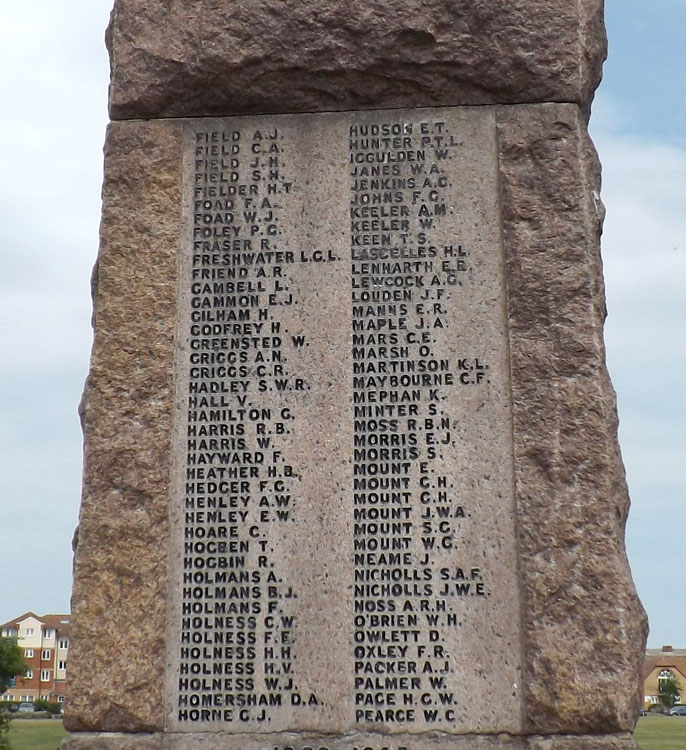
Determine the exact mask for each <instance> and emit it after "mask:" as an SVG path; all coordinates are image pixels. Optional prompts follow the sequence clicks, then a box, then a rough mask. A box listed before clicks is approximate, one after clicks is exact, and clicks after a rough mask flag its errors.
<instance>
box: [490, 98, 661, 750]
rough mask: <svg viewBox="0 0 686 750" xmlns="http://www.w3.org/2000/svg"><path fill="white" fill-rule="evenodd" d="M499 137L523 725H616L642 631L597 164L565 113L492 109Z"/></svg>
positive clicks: (626, 722) (634, 682) (627, 697)
mask: <svg viewBox="0 0 686 750" xmlns="http://www.w3.org/2000/svg"><path fill="white" fill-rule="evenodd" d="M498 132H499V140H500V150H501V164H500V170H501V179H502V205H503V233H504V239H505V255H506V266H507V273H506V275H507V284H508V292H507V299H508V307H509V320H510V347H511V368H512V395H513V413H514V436H515V466H516V469H515V479H516V487H517V502H518V520H519V534H520V556H521V557H520V559H521V565H522V583H521V585H522V592H523V597H524V602H523V605H524V609H523V614H524V633H525V636H524V653H525V659H524V662H525V665H526V672H527V675H526V679H525V686H526V688H525V689H526V691H527V707H526V714H527V721H528V729H529V731H531V732H532V733H536V734H539V733H540V734H554V733H562V734H564V733H570V734H571V733H584V732H585V733H595V732H597V733H608V732H616V731H631V730H633V727H634V723H635V719H636V715H637V712H638V708H639V698H640V696H639V692H638V691H639V684H640V670H641V665H642V659H643V650H644V644H645V637H646V627H647V626H646V618H645V614H644V612H643V609H642V608H641V605H640V603H639V602H638V599H637V597H636V594H635V591H634V587H633V583H632V580H631V575H630V572H629V568H628V563H627V560H626V555H625V551H624V533H623V530H624V524H625V520H626V515H627V511H628V495H627V489H626V484H625V479H624V470H623V467H622V462H621V458H620V455H619V451H618V447H617V441H616V432H617V417H616V410H615V398H614V392H613V390H612V387H611V385H610V382H609V380H608V376H607V372H606V369H605V364H604V345H603V337H602V327H603V321H604V317H605V308H604V297H603V281H602V272H601V264H600V256H599V233H600V227H601V221H602V211H603V209H602V205H601V204H600V200H599V168H598V163H597V159H596V156H595V152H594V150H593V147H592V145H591V142H590V140H589V138H588V136H587V135H586V132H585V128H584V126H583V124H582V122H581V118H580V116H579V112H578V110H577V108H576V107H574V106H570V105H557V104H549V105H543V106H521V107H518V106H515V107H500V108H499V109H498ZM555 747H557V745H555ZM589 747H591V746H589ZM593 747H595V745H593Z"/></svg>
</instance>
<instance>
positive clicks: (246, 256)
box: [166, 107, 521, 747]
mask: <svg viewBox="0 0 686 750" xmlns="http://www.w3.org/2000/svg"><path fill="white" fill-rule="evenodd" d="M185 127H186V147H185V148H186V151H185V156H184V159H185V167H184V170H185V177H184V231H185V236H184V237H183V238H182V253H181V256H180V274H179V276H180V283H179V310H180V313H179V327H178V348H177V372H176V378H177V398H176V417H175V446H176V447H175V463H176V469H175V479H174V490H173V492H174V498H173V508H174V509H173V512H172V534H173V545H174V546H173V553H172V556H171V569H172V573H171V584H170V592H171V603H170V618H169V622H170V626H169V628H170V629H169V633H168V649H169V651H168V653H169V664H170V667H169V669H168V672H167V677H166V685H167V689H166V696H167V705H166V711H167V726H168V728H169V729H170V730H171V731H175V732H215V733H216V732H224V733H227V734H241V735H245V736H248V735H251V734H253V735H256V736H259V737H263V738H264V742H265V743H266V744H265V745H264V746H265V747H267V745H268V744H269V742H271V740H268V738H267V737H265V735H267V734H273V733H279V732H298V731H307V732H310V733H320V734H321V735H322V736H331V735H336V734H341V735H346V734H347V735H350V734H351V733H354V734H355V736H358V737H362V736H364V737H368V738H374V742H376V739H375V738H376V737H377V734H376V733H379V732H380V733H382V734H383V735H384V737H388V735H390V734H394V735H396V739H397V742H394V743H391V742H390V740H387V739H386V740H384V741H383V742H381V743H380V745H381V746H386V745H388V746H390V745H391V744H393V745H403V746H405V743H406V742H407V737H408V736H412V735H417V734H418V733H421V732H425V731H435V732H442V733H447V734H460V733H470V732H473V733H479V732H487V733H488V732H490V733H495V732H512V733H516V732H517V731H519V730H520V729H521V727H520V724H519V721H520V719H519V717H520V715H521V712H520V710H519V700H520V699H519V694H520V688H519V685H520V682H521V680H520V676H519V675H520V653H519V642H520V634H519V601H518V590H519V588H518V576H517V560H516V554H515V543H514V540H515V531H514V514H513V467H512V458H511V456H512V445H511V440H512V437H511V416H510V397H509V381H508V372H509V366H508V359H507V336H506V325H505V302H504V299H503V291H502V290H503V259H502V249H501V236H500V223H499V214H498V212H499V201H498V182H497V155H496V151H497V149H496V141H495V121H494V115H493V112H492V111H491V110H489V108H485V107H480V108H473V109H457V108H447V109H435V110H397V111H386V112H357V113H336V114H320V115H298V116H294V115H285V116H270V117H267V116H265V117H254V118H247V117H246V118H234V119H224V120H219V119H207V120H197V121H193V122H189V123H187V124H186V125H185ZM312 736H314V735H312ZM303 741H304V740H303ZM360 741H361V740H360ZM366 741H367V740H365V742H366ZM370 741H371V740H370ZM255 742H256V743H258V744H259V742H261V740H258V739H255ZM312 742H314V740H312ZM334 744H335V743H334ZM251 747H252V745H251ZM260 747H261V745H260Z"/></svg>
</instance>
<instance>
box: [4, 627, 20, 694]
mask: <svg viewBox="0 0 686 750" xmlns="http://www.w3.org/2000/svg"><path fill="white" fill-rule="evenodd" d="M25 674H26V664H25V663H24V658H23V656H22V650H21V649H20V648H19V646H17V639H16V638H0V694H2V693H4V692H5V690H7V688H8V687H9V684H10V680H11V679H12V678H13V677H16V676H17V675H19V676H21V677H23V676H24V675H25Z"/></svg>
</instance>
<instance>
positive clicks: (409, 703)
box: [349, 120, 483, 726]
mask: <svg viewBox="0 0 686 750" xmlns="http://www.w3.org/2000/svg"><path fill="white" fill-rule="evenodd" d="M458 146H459V141H458V140H456V138H455V135H454V134H451V133H449V132H448V128H447V126H446V123H445V122H443V121H440V120H433V121H426V122H420V123H409V122H379V123H373V124H369V125H353V126H351V127H350V132H349V152H350V167H351V185H352V191H351V204H350V218H351V261H352V267H351V270H352V303H353V308H352V309H353V332H352V336H353V370H354V372H353V398H354V418H355V421H354V447H353V451H354V464H353V472H354V479H353V481H354V493H353V499H354V509H353V513H354V540H353V545H354V564H355V590H354V593H355V599H354V609H355V614H354V617H355V631H354V632H355V716H356V721H357V722H358V723H384V724H387V725H390V726H394V725H396V726H397V725H402V724H405V723H420V724H432V723H438V722H448V723H450V722H455V721H458V720H459V708H458V707H457V706H456V704H455V700H454V696H453V693H452V692H451V691H450V684H451V667H450V661H449V656H450V654H449V653H448V651H447V647H446V644H445V637H444V636H445V632H446V630H447V629H453V630H454V629H455V628H456V627H457V625H458V620H457V614H456V613H455V611H454V608H453V606H452V605H451V602H450V600H451V598H452V597H453V596H454V594H453V591H452V590H450V587H449V586H448V585H447V584H446V581H448V580H449V579H451V578H452V577H453V572H452V571H451V570H450V568H448V567H446V566H445V565H444V563H445V561H446V559H447V555H449V554H450V553H451V550H452V547H453V545H454V543H455V535H456V527H455V520H456V519H462V518H465V517H466V515H467V512H466V511H465V508H464V507H463V506H461V505H459V504H458V503H457V502H456V501H455V494H454V486H453V483H451V481H450V479H449V477H448V476H447V475H446V474H445V473H444V472H442V466H443V464H442V462H443V460H444V459H446V458H449V451H451V450H454V440H453V425H452V423H451V420H452V418H451V416H450V415H449V414H448V413H447V412H446V410H445V408H444V403H445V401H446V399H447V398H448V397H449V396H450V398H454V396H455V391H456V390H457V389H459V388H460V387H461V386H467V385H471V384H476V378H475V377H473V367H474V363H467V359H466V358H460V359H459V360H458V361H454V358H451V357H450V356H447V355H446V353H445V351H443V347H441V346H440V345H438V344H440V341H443V340H444V339H445V336H443V338H441V334H445V332H446V330H447V329H448V328H449V327H450V320H449V316H448V315H447V314H446V313H447V308H448V305H449V304H450V299H451V297H452V295H453V294H455V293H456V289H457V288H458V285H459V284H461V283H462V282H461V277H462V276H464V275H465V273H466V272H467V270H468V265H467V260H466V257H467V251H466V250H465V249H464V248H463V247H462V246H461V245H456V244H439V243H438V242H437V240H436V236H437V235H438V230H439V229H440V225H441V223H442V222H445V221H447V219H448V216H449V214H450V211H451V209H450V208H449V207H448V203H447V201H446V191H447V190H448V189H449V187H450V185H449V181H448V176H447V173H448V170H447V167H446V165H447V163H448V162H449V160H450V159H451V155H452V153H453V151H454V149H455V148H457V147H458ZM450 333H452V332H450ZM437 345H438V346H437ZM477 366H478V367H483V366H482V365H481V364H480V363H478V362H477ZM464 368H466V369H467V371H468V372H469V373H470V375H469V377H462V375H461V373H460V372H459V371H460V370H461V369H464ZM470 368H472V369H470ZM481 380H482V378H481V377H479V382H481ZM417 539H418V540H419V546H417ZM474 575H475V576H478V577H479V581H478V583H479V586H481V587H483V582H482V581H481V575H480V573H479V572H476V573H475V574H474ZM470 585H471V584H470ZM474 585H476V582H475V583H474ZM472 593H473V592H472Z"/></svg>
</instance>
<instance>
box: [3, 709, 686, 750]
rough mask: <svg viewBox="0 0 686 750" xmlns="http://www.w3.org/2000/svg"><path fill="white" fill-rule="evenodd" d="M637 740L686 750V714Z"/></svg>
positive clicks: (647, 725)
mask: <svg viewBox="0 0 686 750" xmlns="http://www.w3.org/2000/svg"><path fill="white" fill-rule="evenodd" d="M636 740H637V742H638V744H639V746H640V748H641V750H684V748H686V716H641V717H640V718H639V720H638V724H637V725H636ZM17 750H19V749H18V748H17Z"/></svg>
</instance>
